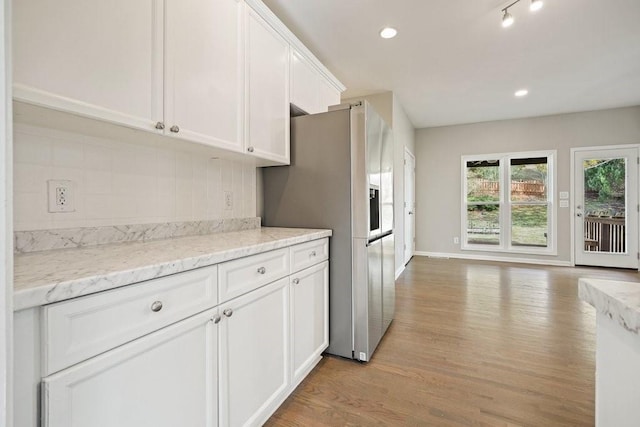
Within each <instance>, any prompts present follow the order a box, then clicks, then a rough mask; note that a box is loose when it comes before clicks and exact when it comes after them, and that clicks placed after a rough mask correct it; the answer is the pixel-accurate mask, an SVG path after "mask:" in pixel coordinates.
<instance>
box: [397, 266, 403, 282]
mask: <svg viewBox="0 0 640 427" xmlns="http://www.w3.org/2000/svg"><path fill="white" fill-rule="evenodd" d="M403 271H404V264H403V265H401V266H400V268H399V269H397V270H396V280H398V277H400V275H401V274H402V272H403Z"/></svg>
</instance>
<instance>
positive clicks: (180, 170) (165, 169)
mask: <svg viewBox="0 0 640 427" xmlns="http://www.w3.org/2000/svg"><path fill="white" fill-rule="evenodd" d="M14 139H15V160H14V168H15V171H14V176H15V182H14V193H15V206H14V218H15V222H14V225H15V229H16V230H37V229H52V228H67V227H87V226H104V225H117V224H138V223H155V222H173V221H196V220H211V219H220V218H240V217H253V216H256V168H255V166H254V165H253V164H252V163H241V162H240V161H232V160H221V159H215V158H212V156H211V155H210V154H209V153H207V152H206V151H199V152H189V151H181V150H182V149H177V148H175V147H174V146H173V145H172V144H171V143H170V142H169V143H158V144H136V143H132V142H123V141H117V140H114V139H105V138H97V137H89V136H85V135H81V134H78V133H73V132H67V131H59V130H52V129H48V128H44V127H38V126H32V125H24V124H18V125H16V127H15V135H14ZM176 145H178V144H176ZM49 179H68V180H72V181H73V182H74V183H75V207H76V211H75V212H71V213H49V212H48V206H47V180H49ZM226 191H231V192H232V193H233V208H232V209H225V208H224V192H226Z"/></svg>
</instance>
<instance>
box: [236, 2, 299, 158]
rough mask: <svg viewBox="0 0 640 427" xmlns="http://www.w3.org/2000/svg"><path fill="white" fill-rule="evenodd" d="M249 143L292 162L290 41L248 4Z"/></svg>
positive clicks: (254, 148)
mask: <svg viewBox="0 0 640 427" xmlns="http://www.w3.org/2000/svg"><path fill="white" fill-rule="evenodd" d="M246 10H247V19H246V26H247V30H246V79H247V80H246V88H247V90H246V94H245V96H246V101H245V102H246V106H245V145H246V147H247V151H248V152H249V153H252V154H253V155H255V156H258V157H261V158H265V159H268V160H272V161H274V162H276V163H281V164H289V43H288V42H287V41H286V40H285V39H284V38H283V37H282V36H281V35H280V34H278V33H277V32H276V31H275V30H274V29H273V28H272V27H271V26H270V25H269V24H268V23H267V22H266V21H265V20H264V19H263V18H262V17H260V16H259V15H258V13H257V12H255V11H254V10H253V9H251V8H249V7H248V8H247V9H246Z"/></svg>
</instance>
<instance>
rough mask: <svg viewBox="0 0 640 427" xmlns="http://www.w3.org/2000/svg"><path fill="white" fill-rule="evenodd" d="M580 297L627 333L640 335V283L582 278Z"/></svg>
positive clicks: (579, 286)
mask: <svg viewBox="0 0 640 427" xmlns="http://www.w3.org/2000/svg"><path fill="white" fill-rule="evenodd" d="M578 297H579V298H580V299H581V300H582V301H584V302H587V303H589V304H591V305H592V306H593V307H594V308H595V309H596V311H597V312H598V313H601V314H603V315H605V316H607V317H609V318H610V319H612V320H613V321H614V322H616V323H618V324H619V325H620V326H621V327H622V328H624V329H626V330H627V331H629V332H631V333H633V334H636V335H639V334H640V283H636V282H623V281H616V280H602V279H589V278H582V279H580V280H579V281H578Z"/></svg>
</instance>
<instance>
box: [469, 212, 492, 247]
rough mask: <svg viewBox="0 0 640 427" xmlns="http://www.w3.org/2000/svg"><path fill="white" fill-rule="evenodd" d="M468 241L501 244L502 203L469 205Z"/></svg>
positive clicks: (470, 242) (479, 243)
mask: <svg viewBox="0 0 640 427" xmlns="http://www.w3.org/2000/svg"><path fill="white" fill-rule="evenodd" d="M467 243H469V244H475V245H499V244H500V205H498V204H487V205H467Z"/></svg>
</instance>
